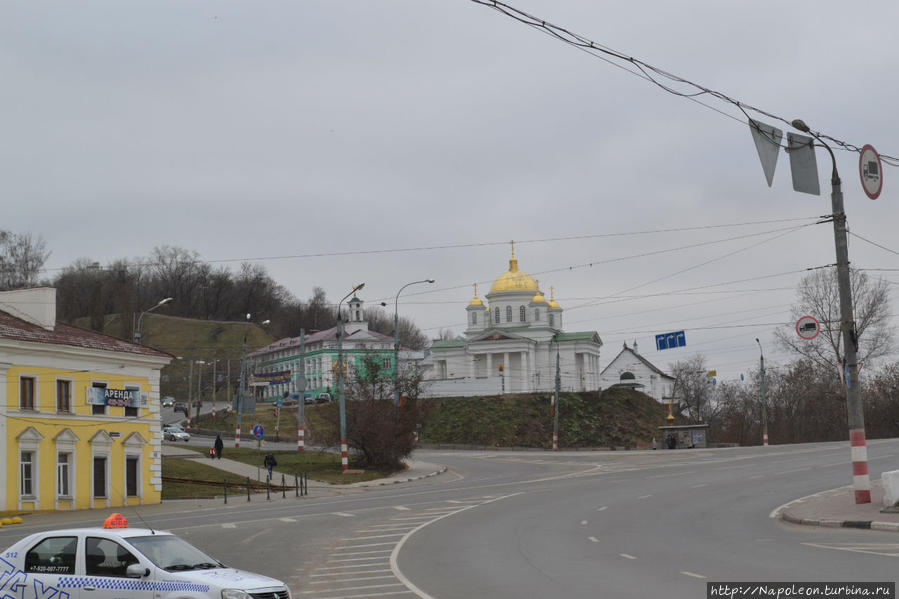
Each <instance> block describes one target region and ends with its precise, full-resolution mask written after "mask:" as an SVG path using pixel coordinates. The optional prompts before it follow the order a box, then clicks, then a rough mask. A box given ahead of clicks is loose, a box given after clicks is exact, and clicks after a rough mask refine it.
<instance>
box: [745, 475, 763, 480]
mask: <svg viewBox="0 0 899 599" xmlns="http://www.w3.org/2000/svg"><path fill="white" fill-rule="evenodd" d="M764 476H765V475H764V474H756V475H755V476H750V477H749V479H750V480H752V479H755V478H763V477H764Z"/></svg>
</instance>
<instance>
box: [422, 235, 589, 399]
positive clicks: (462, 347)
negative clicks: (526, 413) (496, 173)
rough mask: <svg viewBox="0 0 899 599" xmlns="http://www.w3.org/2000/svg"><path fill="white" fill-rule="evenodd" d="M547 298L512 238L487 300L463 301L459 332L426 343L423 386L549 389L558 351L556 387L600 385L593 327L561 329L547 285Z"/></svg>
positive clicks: (451, 392)
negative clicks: (522, 264) (522, 266)
mask: <svg viewBox="0 0 899 599" xmlns="http://www.w3.org/2000/svg"><path fill="white" fill-rule="evenodd" d="M550 290H551V294H550V299H549V300H548V301H547V299H546V297H544V295H543V293H542V292H541V291H540V288H539V285H538V283H537V281H536V280H534V279H533V278H532V277H531V276H530V275H528V274H527V273H525V272H522V271H521V270H519V269H518V259H517V258H516V257H515V249H514V245H513V248H512V258H511V259H510V260H509V270H508V271H506V272H504V273H503V274H501V275H500V276H499V277H497V278H496V280H495V281H494V282H493V285H492V286H491V287H490V290H489V291H488V292H487V294H486V296H485V297H486V300H487V302H486V303H485V302H484V301H483V300H482V299H481V298H479V297H478V291H477V285H475V292H474V298H472V300H471V301H470V302H469V303H468V306H467V307H466V308H465V311H466V321H467V323H468V325H467V328H466V329H465V332H464V338H460V339H438V340H435V341H434V342H433V344H432V345H431V360H432V364H433V367H432V369H431V372H430V375H429V378H430V380H429V381H428V385H427V386H426V388H427V390H426V394H427V395H429V396H431V397H454V396H455V397H458V396H475V395H498V394H501V393H534V392H544V391H545V392H548V391H552V390H553V389H554V388H555V376H556V356H557V354H558V356H559V364H560V369H559V370H560V374H561V388H562V390H565V391H595V390H598V389H599V388H600V386H601V380H600V365H599V350H600V348H601V347H602V340H601V339H600V337H599V334H598V333H597V332H596V331H583V332H570V333H569V332H565V331H564V330H563V328H562V325H563V322H562V317H563V310H562V307H561V306H560V305H559V303H558V302H557V301H556V300H555V293H554V290H553V288H552V287H551V288H550Z"/></svg>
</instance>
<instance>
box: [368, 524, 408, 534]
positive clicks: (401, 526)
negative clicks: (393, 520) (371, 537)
mask: <svg viewBox="0 0 899 599" xmlns="http://www.w3.org/2000/svg"><path fill="white" fill-rule="evenodd" d="M409 526H410V525H409V524H397V525H394V526H391V527H389V528H379V529H377V530H357V531H356V532H358V533H369V532H390V531H391V530H409Z"/></svg>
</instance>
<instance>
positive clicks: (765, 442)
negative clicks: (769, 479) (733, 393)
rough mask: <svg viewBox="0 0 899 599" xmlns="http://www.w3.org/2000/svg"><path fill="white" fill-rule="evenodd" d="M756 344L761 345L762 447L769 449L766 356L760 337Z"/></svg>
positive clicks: (756, 339)
mask: <svg viewBox="0 0 899 599" xmlns="http://www.w3.org/2000/svg"><path fill="white" fill-rule="evenodd" d="M755 342H756V343H758V344H759V352H760V353H759V395H760V396H761V398H762V445H764V446H765V447H768V389H767V381H766V380H765V354H764V353H761V352H762V342H761V341H759V339H758V337H756V338H755Z"/></svg>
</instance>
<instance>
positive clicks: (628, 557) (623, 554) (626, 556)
mask: <svg viewBox="0 0 899 599" xmlns="http://www.w3.org/2000/svg"><path fill="white" fill-rule="evenodd" d="M618 555H620V556H621V557H623V558H624V559H637V557H636V556H634V555H631V554H630V553H619V554H618Z"/></svg>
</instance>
